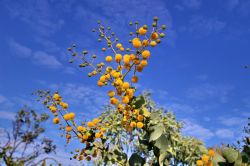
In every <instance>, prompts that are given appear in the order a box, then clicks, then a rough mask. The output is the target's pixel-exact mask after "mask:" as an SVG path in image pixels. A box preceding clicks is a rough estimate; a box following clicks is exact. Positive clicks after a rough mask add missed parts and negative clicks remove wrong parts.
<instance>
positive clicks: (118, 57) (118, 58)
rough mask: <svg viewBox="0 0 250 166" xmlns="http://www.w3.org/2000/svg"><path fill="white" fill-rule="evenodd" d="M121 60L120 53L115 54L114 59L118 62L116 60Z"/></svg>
mask: <svg viewBox="0 0 250 166" xmlns="http://www.w3.org/2000/svg"><path fill="white" fill-rule="evenodd" d="M121 60H122V55H121V54H116V55H115V61H116V62H117V63H118V62H121Z"/></svg>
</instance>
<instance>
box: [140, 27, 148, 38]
mask: <svg viewBox="0 0 250 166" xmlns="http://www.w3.org/2000/svg"><path fill="white" fill-rule="evenodd" d="M146 33H147V29H145V28H143V27H141V28H139V34H140V35H142V36H143V35H145V34H146Z"/></svg>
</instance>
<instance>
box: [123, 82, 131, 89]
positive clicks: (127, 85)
mask: <svg viewBox="0 0 250 166" xmlns="http://www.w3.org/2000/svg"><path fill="white" fill-rule="evenodd" d="M129 86H130V85H129V83H128V82H124V83H123V84H122V88H123V89H128V88H129Z"/></svg>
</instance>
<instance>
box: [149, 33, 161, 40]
mask: <svg viewBox="0 0 250 166" xmlns="http://www.w3.org/2000/svg"><path fill="white" fill-rule="evenodd" d="M158 37H159V35H158V33H157V32H153V33H152V34H151V39H152V40H156V39H158Z"/></svg>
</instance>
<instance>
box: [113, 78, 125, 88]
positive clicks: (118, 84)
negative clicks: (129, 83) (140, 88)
mask: <svg viewBox="0 0 250 166" xmlns="http://www.w3.org/2000/svg"><path fill="white" fill-rule="evenodd" d="M115 84H116V85H117V86H121V85H122V84H123V82H122V80H121V79H120V78H119V79H117V80H116V81H115Z"/></svg>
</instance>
